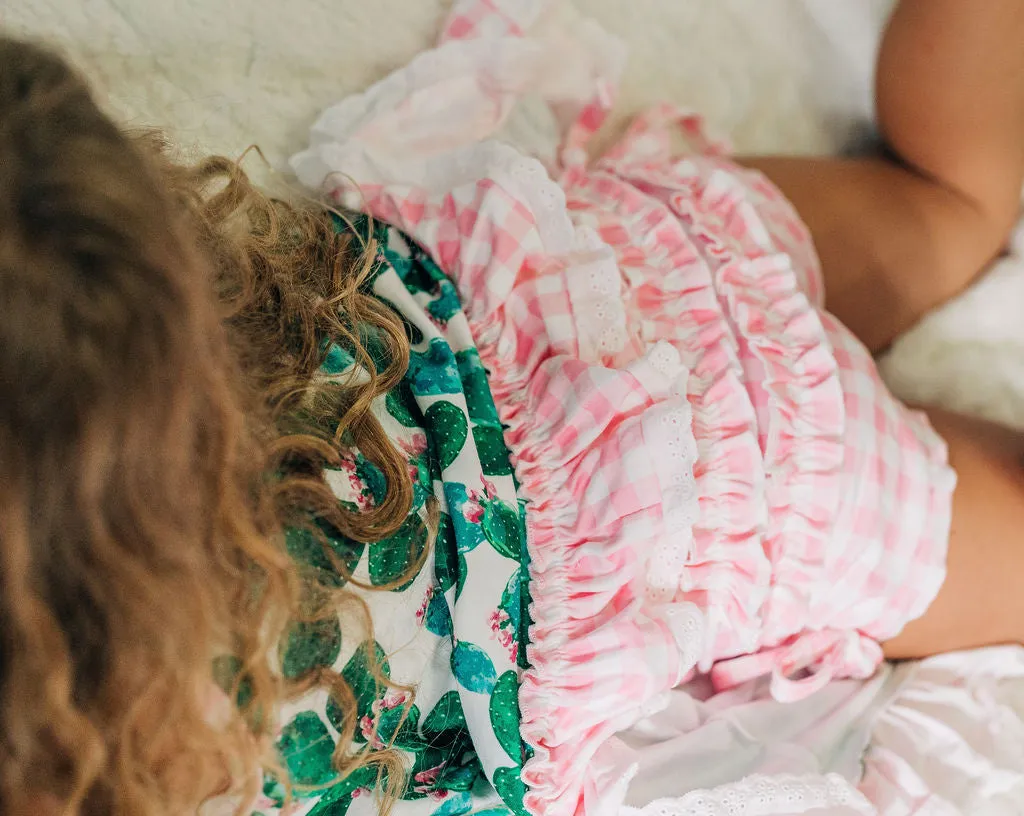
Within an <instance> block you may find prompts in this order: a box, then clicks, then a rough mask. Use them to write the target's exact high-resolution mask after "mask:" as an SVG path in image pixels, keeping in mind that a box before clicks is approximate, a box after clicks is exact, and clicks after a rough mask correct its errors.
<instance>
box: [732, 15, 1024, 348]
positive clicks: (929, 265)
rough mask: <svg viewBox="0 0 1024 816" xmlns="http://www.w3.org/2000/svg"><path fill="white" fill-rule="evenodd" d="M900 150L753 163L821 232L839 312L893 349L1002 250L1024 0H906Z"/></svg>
mask: <svg viewBox="0 0 1024 816" xmlns="http://www.w3.org/2000/svg"><path fill="white" fill-rule="evenodd" d="M877 73H878V79H877V110H878V123H879V127H880V129H881V131H882V135H883V136H884V138H885V141H886V144H887V147H888V148H889V150H890V151H891V153H892V157H891V158H882V157H879V158H865V159H850V160H844V159H800V158H764V159H750V160H743V163H744V164H746V165H748V166H751V167H755V168H757V169H759V170H761V171H763V172H764V173H765V174H766V175H767V176H768V177H769V178H771V179H772V180H773V181H774V182H775V183H776V184H777V185H778V186H779V187H780V188H781V189H782V190H783V192H784V193H786V194H787V195H788V196H789V198H790V199H791V200H792V201H793V203H794V204H795V205H796V207H797V209H798V210H799V212H800V214H801V216H802V217H803V218H804V220H805V221H806V222H807V224H808V226H809V227H810V229H811V232H812V234H813V236H814V240H815V244H816V246H817V249H818V252H819V254H820V256H821V260H822V265H823V268H824V273H825V281H826V291H827V292H828V295H827V301H828V307H829V309H830V310H831V311H832V312H834V313H835V314H836V316H837V317H839V318H840V319H841V320H842V321H843V322H844V323H846V324H847V325H848V326H849V327H850V328H851V329H852V330H853V331H854V332H855V333H856V334H857V335H858V336H859V337H860V338H861V339H862V340H863V341H864V342H865V343H866V344H867V345H868V346H869V347H870V348H872V349H873V350H878V349H881V348H884V347H885V346H886V345H888V344H889V342H891V341H892V339H893V338H894V337H895V336H896V335H898V334H899V333H900V332H902V331H903V330H904V329H906V328H908V327H909V326H910V325H911V324H913V323H914V322H915V321H916V320H917V319H918V318H920V317H921V316H922V315H923V314H924V313H925V312H926V311H928V310H929V309H931V308H932V307H934V306H936V305H938V304H940V303H942V302H943V301H945V300H947V299H949V298H950V297H952V296H953V295H955V294H956V293H957V292H959V291H960V290H962V289H963V288H964V287H965V286H967V284H968V283H969V282H970V281H971V280H972V279H973V278H974V277H975V276H976V275H977V273H978V272H979V271H981V269H982V268H983V267H984V266H985V265H986V264H987V263H988V262H989V261H990V260H992V259H993V258H994V257H996V256H997V255H998V254H999V253H1000V251H1001V250H1002V248H1003V246H1004V244H1005V241H1006V237H1007V235H1008V233H1009V231H1010V229H1011V227H1012V225H1013V223H1014V221H1015V219H1016V217H1017V213H1018V206H1019V200H1020V192H1021V183H1022V180H1024V0H980V1H979V0H902V1H901V2H900V3H899V5H898V7H897V8H896V11H895V12H894V14H893V17H892V19H891V21H890V23H889V27H888V30H887V32H886V34H885V37H884V39H883V41H882V46H881V51H880V55H879V63H878V72H877Z"/></svg>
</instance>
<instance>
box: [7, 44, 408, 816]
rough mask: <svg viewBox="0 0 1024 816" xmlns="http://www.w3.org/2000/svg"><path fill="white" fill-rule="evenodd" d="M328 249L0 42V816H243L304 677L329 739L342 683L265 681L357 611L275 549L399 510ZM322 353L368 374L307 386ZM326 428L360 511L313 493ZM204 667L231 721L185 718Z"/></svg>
mask: <svg viewBox="0 0 1024 816" xmlns="http://www.w3.org/2000/svg"><path fill="white" fill-rule="evenodd" d="M351 236H352V233H351V232H347V233H345V234H339V232H338V231H337V230H336V229H335V226H334V223H333V222H332V216H331V214H330V213H328V212H326V211H324V210H323V209H319V208H316V207H309V208H301V207H299V208H296V207H293V206H290V205H288V204H286V203H284V202H282V201H278V200H271V199H268V198H266V197H265V196H263V195H262V194H260V193H259V192H258V191H257V190H256V189H255V188H254V187H253V186H252V185H251V184H250V182H249V181H248V180H247V178H246V176H245V175H244V173H242V171H241V170H240V169H239V167H238V166H237V165H236V164H235V163H233V162H230V161H227V160H225V159H222V158H211V159H207V160H205V161H203V162H201V163H200V164H199V165H198V166H195V167H181V166H177V165H174V164H173V163H171V162H170V161H168V160H167V159H166V158H164V154H163V152H162V151H161V150H160V149H159V145H158V140H156V139H155V138H154V137H147V138H144V139H137V138H131V137H129V136H127V135H125V134H124V133H123V132H122V131H121V130H119V128H118V127H116V126H115V125H114V124H113V123H112V122H111V121H110V120H109V119H108V118H107V117H106V116H105V115H104V114H103V113H102V112H101V111H100V110H99V108H98V106H97V105H96V103H95V102H94V100H93V98H92V97H91V95H90V93H89V90H88V88H87V86H86V84H85V83H84V82H83V81H82V80H81V79H80V78H79V77H78V76H77V75H76V74H75V73H74V72H73V71H71V70H70V69H69V68H68V67H67V65H66V64H65V63H64V62H63V61H62V60H61V59H60V58H59V57H56V56H54V55H52V54H50V53H49V52H48V51H46V50H45V49H42V48H39V47H37V46H34V45H30V44H26V43H22V42H18V41H15V40H11V39H4V38H2V37H0V313H2V314H3V319H2V320H0V814H3V816H8V814H10V815H11V816H13V814H23V813H29V812H46V811H52V812H54V813H62V814H81V816H94V815H95V816H98V815H99V814H119V816H136V815H138V816H162V815H163V814H168V815H169V814H175V816H177V814H181V813H184V812H192V811H193V810H194V809H195V808H196V806H197V805H198V804H199V803H201V802H202V801H204V800H206V799H208V798H209V797H210V796H212V795H215V794H218V793H225V792H231V793H235V794H239V795H240V797H241V798H240V801H243V802H245V801H249V800H251V797H252V796H253V795H254V794H255V793H256V792H257V790H258V785H259V780H260V769H261V768H264V767H267V765H268V763H272V762H273V751H272V737H273V735H272V733H271V732H272V729H273V724H274V722H275V721H276V717H275V713H276V710H277V707H278V705H279V703H280V702H281V701H282V700H283V699H285V698H286V697H287V696H288V695H290V694H294V693H297V692H300V691H302V690H304V689H308V688H310V687H311V686H313V685H315V684H321V685H325V686H326V687H327V688H328V689H329V691H330V693H331V694H332V695H333V696H334V698H335V701H336V702H337V703H338V705H339V706H341V708H342V710H343V711H345V712H346V713H347V714H348V716H347V722H348V728H349V730H350V731H351V729H352V728H354V725H355V714H354V712H355V700H354V698H353V695H352V692H351V691H350V690H349V689H348V688H347V686H346V685H345V682H344V680H343V679H342V678H341V677H339V676H337V675H335V674H334V673H332V672H330V671H327V670H324V669H316V670H311V671H309V672H307V673H306V674H304V675H302V676H299V677H291V678H288V679H287V680H285V679H284V678H283V676H282V672H281V670H280V666H275V665H274V655H276V654H277V652H278V651H280V649H279V647H280V645H281V642H282V638H283V637H284V636H285V635H286V634H287V632H288V628H289V625H290V624H289V622H290V621H294V620H295V619H297V618H300V619H302V620H306V621H308V620H316V619H318V618H319V617H322V616H325V615H331V614H336V610H337V608H338V604H339V603H345V602H347V601H352V600H353V599H355V603H356V606H359V603H358V599H357V598H355V595H354V594H353V593H352V591H351V589H350V588H348V587H342V588H341V589H338V588H336V587H335V586H333V585H331V584H330V583H329V582H328V583H324V582H322V581H320V580H319V579H318V578H317V576H316V574H315V573H314V572H312V571H310V572H308V573H306V572H302V571H301V570H299V569H297V568H296V566H295V564H294V563H293V561H292V560H291V559H290V558H289V557H288V554H287V551H286V547H285V543H284V536H283V531H284V530H285V529H286V528H289V527H305V528H306V529H309V530H311V531H313V532H314V533H317V534H318V535H321V536H322V533H319V531H322V530H324V529H332V530H336V531H338V532H340V533H341V534H343V535H345V536H348V537H350V538H352V539H354V540H357V541H363V542H373V541H377V540H380V539H381V538H383V537H385V536H387V535H389V534H391V533H392V532H394V531H395V530H396V529H397V527H398V526H399V525H400V524H401V523H402V522H403V521H404V519H405V517H406V514H407V513H408V511H409V508H410V505H411V498H412V487H411V484H410V481H409V476H408V474H407V469H406V465H405V463H404V461H403V459H402V457H401V456H400V455H399V453H398V452H397V451H396V450H395V449H394V448H393V447H392V445H391V444H390V442H389V440H388V438H387V437H386V436H385V434H384V432H383V429H382V428H381V426H380V424H379V423H378V422H377V420H376V419H375V418H374V416H373V414H372V413H370V411H369V407H370V404H371V402H372V401H373V400H374V399H375V398H376V397H377V396H379V395H380V394H382V393H384V392H386V391H388V390H389V389H391V388H393V387H394V386H395V385H396V384H397V383H398V382H399V380H400V378H401V376H402V375H403V373H404V371H405V368H406V365H407V361H408V342H407V339H406V335H405V333H404V330H403V328H402V325H401V323H400V321H399V320H398V319H397V318H396V316H395V315H394V313H392V312H391V311H390V310H388V309H387V308H386V307H385V306H383V305H382V304H381V303H380V302H379V301H377V300H375V299H373V298H372V297H370V296H368V295H367V294H365V293H364V292H363V290H362V289H361V288H360V284H361V283H362V282H363V281H364V279H365V277H366V275H367V274H368V272H369V271H370V269H371V266H372V264H373V263H374V262H375V261H374V257H375V247H374V246H373V243H372V240H369V239H367V241H366V242H365V244H366V245H365V246H364V245H362V244H361V243H360V242H359V241H358V240H354V239H353V238H352V237H351ZM366 327H371V328H372V331H373V336H374V337H375V353H374V359H373V360H371V359H370V357H369V355H368V354H367V352H366V351H365V349H364V346H363V343H361V342H360V340H361V337H365V330H366ZM328 342H335V343H340V344H343V345H344V346H345V347H346V348H348V349H349V350H351V351H352V352H353V353H354V354H355V355H356V357H357V359H358V360H360V361H361V362H362V363H363V368H364V369H365V370H366V371H367V372H369V375H370V376H369V378H368V380H366V379H362V380H359V381H355V380H352V381H350V382H341V383H330V384H327V383H323V382H321V381H319V380H318V377H317V370H318V368H319V367H320V365H321V363H322V361H323V357H324V354H325V344H326V343H328ZM378 345H379V347H380V350H379V353H378V350H377V348H376V346H378ZM343 435H344V437H345V439H346V441H348V442H351V443H353V444H355V445H357V446H358V447H359V448H360V450H361V451H362V453H363V454H364V455H365V456H366V457H367V458H368V459H369V460H370V461H372V462H373V463H374V464H375V465H376V466H377V467H378V468H379V469H380V470H381V471H382V473H383V474H384V476H385V478H386V481H387V485H388V490H387V493H386V496H385V497H384V499H383V500H382V501H380V502H379V503H378V504H376V506H374V507H372V508H370V509H369V510H367V511H363V512H354V511H351V510H347V509H346V508H345V507H343V506H342V505H341V504H340V503H339V502H338V501H337V499H336V498H335V497H334V495H333V493H332V492H331V491H330V489H329V488H328V486H327V485H326V484H325V482H324V480H323V477H322V471H323V468H324V467H325V466H330V465H331V464H334V463H336V462H337V460H338V457H339V453H338V448H339V442H340V441H341V439H342V436H343ZM324 554H325V556H326V557H327V558H329V559H331V561H332V563H334V564H335V566H337V568H338V570H339V571H342V572H344V571H345V565H344V564H343V563H338V562H339V559H338V557H337V556H336V555H334V553H333V551H332V550H331V549H330V548H329V547H327V546H326V543H325V546H324ZM416 568H418V565H416V564H413V565H410V569H416ZM347 577H349V578H351V576H350V575H347ZM364 618H365V615H364ZM364 625H365V626H367V627H369V626H370V622H369V621H368V620H364ZM223 655H230V656H232V659H233V661H234V663H233V665H234V667H235V671H234V672H233V674H232V683H233V687H232V689H231V692H232V694H233V695H234V697H235V698H236V699H237V700H238V701H239V703H238V705H227V706H221V707H220V708H216V707H214V708H211V693H210V690H211V687H212V681H213V671H212V669H211V666H212V665H213V663H214V661H215V659H216V658H218V657H219V656H223ZM381 680H382V682H385V681H384V679H383V678H381ZM214 711H216V715H215V714H214V713H213V712H214ZM349 746H351V740H349V739H344V738H343V739H342V740H341V741H340V742H339V748H338V751H337V755H336V756H335V764H336V767H337V769H338V770H339V772H340V773H342V774H344V773H348V772H350V771H351V770H353V769H354V768H356V767H359V766H362V765H365V764H366V763H367V762H375V763H378V764H379V765H380V768H381V773H380V777H379V778H380V779H381V780H382V782H381V784H382V785H383V786H385V787H386V788H387V789H388V791H389V793H390V795H391V797H392V798H393V797H394V796H395V795H396V794H397V793H398V792H400V790H401V786H402V784H404V782H403V780H402V779H401V776H402V768H401V765H400V763H399V762H398V760H397V759H396V757H395V756H393V755H391V754H390V753H389V752H388V751H381V752H376V753H374V754H366V753H360V752H356V753H353V752H352V750H351V748H350V747H349Z"/></svg>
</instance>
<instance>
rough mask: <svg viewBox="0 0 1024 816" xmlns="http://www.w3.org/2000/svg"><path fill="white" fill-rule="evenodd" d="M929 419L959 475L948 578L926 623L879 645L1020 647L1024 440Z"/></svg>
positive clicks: (901, 649)
mask: <svg viewBox="0 0 1024 816" xmlns="http://www.w3.org/2000/svg"><path fill="white" fill-rule="evenodd" d="M928 414H929V417H930V418H931V421H932V424H933V425H934V427H935V429H936V430H937V431H938V432H939V433H940V434H941V435H942V436H943V437H944V438H945V440H946V442H947V444H948V445H949V457H950V464H951V465H952V466H953V468H954V469H955V470H956V472H957V487H956V491H955V492H954V494H953V520H952V527H951V532H950V542H949V556H948V559H947V576H946V580H945V583H944V584H943V586H942V589H941V591H940V592H939V595H938V597H937V598H936V599H935V601H934V602H933V603H932V605H931V606H930V607H929V609H928V611H927V612H926V613H925V614H924V616H923V617H921V618H919V619H918V620H915V621H912V622H911V623H910V624H908V625H907V627H906V628H905V629H904V630H903V632H902V633H901V634H900V635H899V636H897V637H896V638H894V639H893V640H890V641H889V642H888V643H886V644H885V653H886V656H888V657H890V658H896V659H900V658H914V657H924V656H927V655H931V654H936V653H939V652H948V651H955V650H958V649H967V648H974V647H978V646H988V645H993V644H999V643H1020V642H1024V435H1021V434H1017V433H1016V432H1013V431H1010V430H1008V429H1006V428H1002V427H1000V426H997V425H993V424H991V423H987V422H982V421H980V420H974V419H968V418H966V417H962V416H957V415H955V414H950V413H947V412H945V411H940V410H930V411H929V412H928Z"/></svg>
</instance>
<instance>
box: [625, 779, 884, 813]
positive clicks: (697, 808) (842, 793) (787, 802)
mask: <svg viewBox="0 0 1024 816" xmlns="http://www.w3.org/2000/svg"><path fill="white" fill-rule="evenodd" d="M829 807H845V808H847V810H849V811H850V812H852V813H858V814H864V816H874V814H875V809H874V808H873V807H872V806H871V804H870V803H869V802H868V800H867V799H865V798H864V796H863V795H862V794H861V793H860V792H858V791H857V790H856V789H855V788H854V787H853V786H852V785H851V784H850V783H849V782H847V781H846V780H845V779H843V777H841V776H839V775H838V774H829V775H828V776H824V777H823V776H812V775H808V776H784V775H779V776H750V777H747V778H746V779H741V780H740V781H739V782H734V783H732V784H729V785H722V786H720V787H717V788H714V789H713V790H701V791H693V792H691V793H688V794H686V796H682V797H680V798H678V799H659V800H657V801H656V802H652V803H651V804H649V805H647V806H645V807H643V808H640V809H638V808H631V807H624V808H622V809H621V810H620V811H619V813H620V816H793V814H798V813H807V812H808V811H811V810H818V809H821V808H829Z"/></svg>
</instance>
